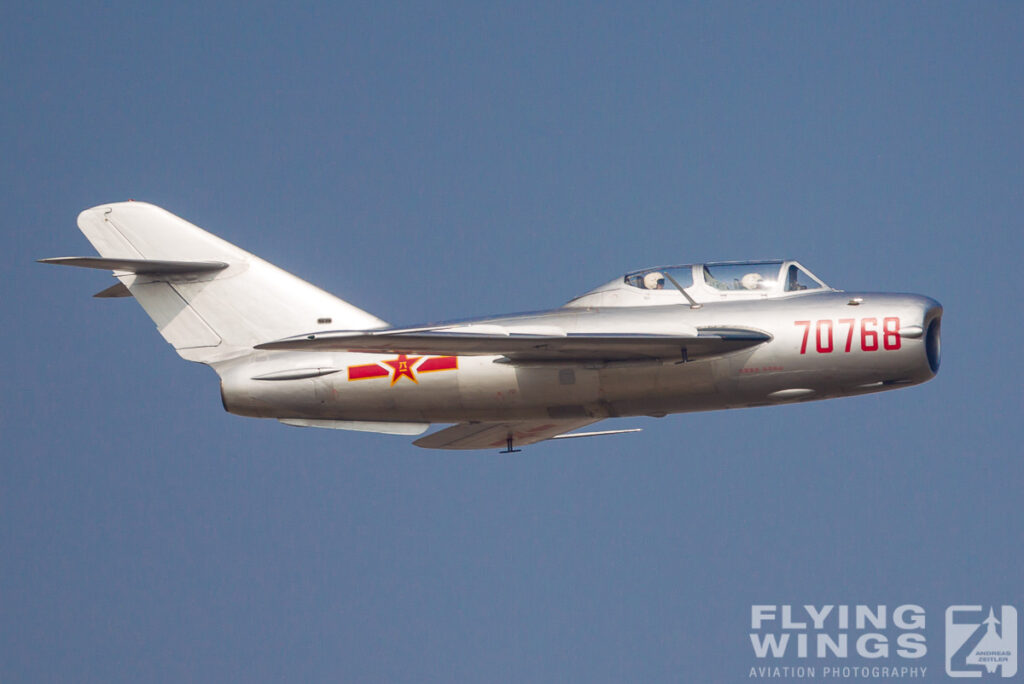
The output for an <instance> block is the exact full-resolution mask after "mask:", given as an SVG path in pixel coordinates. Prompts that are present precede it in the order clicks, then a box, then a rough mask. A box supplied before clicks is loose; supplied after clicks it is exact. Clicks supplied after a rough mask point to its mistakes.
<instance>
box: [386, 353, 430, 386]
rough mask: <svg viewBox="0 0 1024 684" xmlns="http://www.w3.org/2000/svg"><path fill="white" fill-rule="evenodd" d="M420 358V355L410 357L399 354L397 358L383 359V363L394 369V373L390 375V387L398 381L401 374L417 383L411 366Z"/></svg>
mask: <svg viewBox="0 0 1024 684" xmlns="http://www.w3.org/2000/svg"><path fill="white" fill-rule="evenodd" d="M422 358H423V357H422V356H413V357H411V358H410V357H408V356H406V355H405V354H399V355H398V358H397V359H392V360H390V361H385V362H384V364H385V365H387V366H391V367H392V368H394V369H395V372H394V374H392V376H391V385H392V387H393V386H394V384H395V383H396V382H398V380H399V378H402V377H403V376H404V377H407V378H409V379H410V380H412V381H413V382H415V383H416V384H417V385H418V384H420V383H419V380H417V379H416V376H415V375H414V374H413V372H412V367H413V366H414V365H415V364H416V362H417V361H419V360H420V359H422Z"/></svg>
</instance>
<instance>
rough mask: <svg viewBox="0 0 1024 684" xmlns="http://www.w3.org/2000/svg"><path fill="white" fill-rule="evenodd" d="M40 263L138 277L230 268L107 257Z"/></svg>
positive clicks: (211, 263) (219, 263)
mask: <svg viewBox="0 0 1024 684" xmlns="http://www.w3.org/2000/svg"><path fill="white" fill-rule="evenodd" d="M38 261H39V263H41V264H56V265H57V266H78V267H80V268H98V269H100V270H104V271H125V272H127V273H135V274H138V275H182V274H186V273H208V272H211V271H222V270H224V269H225V268H227V267H228V265H227V264H226V263H224V262H223V261H161V260H158V259H119V258H107V257H54V258H52V259H39V260H38ZM106 296H115V295H106ZM117 296H123V295H117Z"/></svg>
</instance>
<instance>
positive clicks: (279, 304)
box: [78, 202, 387, 363]
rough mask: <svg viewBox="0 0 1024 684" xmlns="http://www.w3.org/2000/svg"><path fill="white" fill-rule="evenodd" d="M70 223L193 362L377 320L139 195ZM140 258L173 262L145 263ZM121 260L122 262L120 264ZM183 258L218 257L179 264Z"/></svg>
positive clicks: (379, 324) (372, 324) (373, 323)
mask: <svg viewBox="0 0 1024 684" xmlns="http://www.w3.org/2000/svg"><path fill="white" fill-rule="evenodd" d="M78 227H79V228H80V229H81V230H82V232H83V233H84V234H85V236H86V238H88V239H89V242H91V243H92V244H93V246H94V247H95V248H96V250H97V251H98V252H99V253H100V255H101V256H102V257H106V258H108V259H123V260H125V261H126V263H128V265H129V266H131V270H120V269H116V268H115V269H114V274H115V275H116V276H117V277H118V279H119V280H120V281H121V282H122V283H123V284H124V285H125V286H126V287H127V288H128V290H129V291H130V292H131V294H132V295H133V296H134V297H135V299H137V300H138V302H139V304H141V305H142V307H143V308H144V309H145V310H146V313H147V314H149V317H150V318H152V319H153V322H154V323H156V326H157V329H159V331H160V334H161V335H163V336H164V338H165V339H166V340H167V341H168V342H169V343H171V344H172V345H173V346H174V348H175V349H176V350H177V351H178V353H179V354H180V355H181V356H182V357H183V358H186V359H188V360H190V361H199V362H203V363H208V362H213V361H217V360H220V359H225V358H230V357H232V356H235V355H238V354H239V353H244V352H247V351H248V350H250V349H251V348H252V346H253V345H255V344H259V343H260V342H267V341H269V340H276V339H280V338H282V337H286V336H289V335H297V334H301V333H304V332H310V331H314V330H337V329H348V330H365V329H369V328H380V327H385V326H386V325H387V323H385V322H384V321H382V320H381V319H379V318H377V317H376V316H373V315H372V314H369V313H367V312H366V311H363V310H362V309H358V308H356V307H354V306H352V305H351V304H349V303H348V302H345V301H343V300H341V299H338V298H337V297H335V296H334V295H332V294H330V293H328V292H325V291H323V290H321V289H320V288H318V287H316V286H314V285H311V284H310V283H307V282H306V281H304V280H302V279H300V278H297V277H295V276H293V275H292V274H290V273H288V272H287V271H283V270H281V269H280V268H278V267H276V266H274V265H273V264H270V263H268V262H266V261H264V260H263V259H260V258H259V257H257V256H255V255H253V254H250V253H249V252H246V251H245V250H243V249H240V248H239V247H236V246H235V245H233V244H231V243H229V242H226V241H224V240H222V239H220V238H219V237H217V236H215V235H212V234H211V233H208V232H206V231H205V230H203V229H201V228H199V227H198V226H194V225H192V224H191V223H189V222H188V221H185V220H184V219H182V218H179V217H177V216H175V215H174V214H171V213H170V212H168V211H165V210H164V209H161V208H160V207H156V206H153V205H152V204H147V203H145V202H120V203H115V204H104V205H100V206H98V207H93V208H92V209H87V210H86V211H83V212H82V213H81V214H80V215H79V216H78ZM140 261H153V262H156V261H159V262H175V264H176V265H175V266H174V267H165V268H164V269H163V272H160V269H157V268H153V269H147V268H144V267H142V266H139V265H138V262H140ZM129 262H130V263H129ZM188 262H202V263H204V264H210V263H211V262H220V263H221V264H227V266H226V267H223V266H221V267H220V268H218V269H216V270H211V269H210V268H209V267H208V266H207V267H204V268H200V267H199V266H198V265H197V267H196V270H195V271H191V272H190V271H189V270H188V267H187V263H188Z"/></svg>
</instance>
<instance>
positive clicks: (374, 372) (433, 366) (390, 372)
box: [348, 354, 459, 386]
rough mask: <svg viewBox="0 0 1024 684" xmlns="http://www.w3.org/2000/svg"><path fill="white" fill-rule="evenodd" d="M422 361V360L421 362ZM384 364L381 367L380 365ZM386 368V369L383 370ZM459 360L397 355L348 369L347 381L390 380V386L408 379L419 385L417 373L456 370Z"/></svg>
mask: <svg viewBox="0 0 1024 684" xmlns="http://www.w3.org/2000/svg"><path fill="white" fill-rule="evenodd" d="M421 359H422V360H421ZM381 363H382V364H384V365H383V366H382V365H381ZM385 366H388V368H385ZM458 368H459V358H458V357H457V356H430V357H427V358H425V359H424V358H423V357H422V356H406V355H405V354H399V355H398V358H395V359H387V360H386V361H381V362H380V363H363V364H358V365H355V366H349V367H348V379H349V380H366V379H370V378H387V377H390V378H391V385H392V386H394V384H395V383H396V382H398V381H399V380H401V379H402V378H409V379H410V380H412V381H413V382H414V383H416V384H419V380H417V379H416V375H417V374H418V373H433V372H435V371H446V370H458Z"/></svg>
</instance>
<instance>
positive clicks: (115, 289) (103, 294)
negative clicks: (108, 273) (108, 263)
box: [93, 282, 132, 299]
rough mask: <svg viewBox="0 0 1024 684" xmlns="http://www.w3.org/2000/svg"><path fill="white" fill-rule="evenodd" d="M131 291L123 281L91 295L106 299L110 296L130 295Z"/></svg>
mask: <svg viewBox="0 0 1024 684" xmlns="http://www.w3.org/2000/svg"><path fill="white" fill-rule="evenodd" d="M131 296H132V291H131V290H129V289H128V288H127V287H125V284H124V283H121V282H118V283H117V284H115V285H111V286H110V287H108V288H107V289H106V290H101V291H100V292H97V293H96V294H94V295H93V297H99V298H100V299H108V298H110V297H131Z"/></svg>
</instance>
